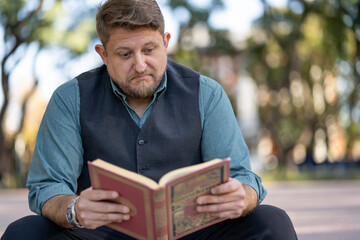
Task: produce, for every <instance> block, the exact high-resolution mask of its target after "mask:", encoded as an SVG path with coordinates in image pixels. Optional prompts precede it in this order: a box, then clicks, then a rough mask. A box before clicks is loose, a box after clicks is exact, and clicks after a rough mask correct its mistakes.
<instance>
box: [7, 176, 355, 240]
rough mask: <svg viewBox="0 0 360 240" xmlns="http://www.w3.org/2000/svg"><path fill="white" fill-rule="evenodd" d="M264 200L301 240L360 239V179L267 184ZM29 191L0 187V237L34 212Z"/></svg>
mask: <svg viewBox="0 0 360 240" xmlns="http://www.w3.org/2000/svg"><path fill="white" fill-rule="evenodd" d="M265 187H266V188H267V190H268V192H269V194H268V196H267V197H266V199H265V201H264V203H266V204H272V205H276V206H278V207H281V208H283V209H284V210H286V211H287V213H288V214H289V216H290V218H291V219H292V221H293V223H294V226H295V229H296V231H297V233H298V237H299V240H359V239H360V181H345V182H343V181H340V182H286V183H279V182H276V183H273V182H270V183H266V184H265ZM26 198H27V191H26V190H24V189H22V190H6V191H4V190H2V191H1V190H0V236H1V235H2V234H3V232H4V230H5V228H6V226H7V225H8V224H9V223H10V222H12V221H14V220H15V219H18V218H20V217H21V216H24V215H28V214H32V213H31V212H30V210H29V209H28V205H27V199H26Z"/></svg>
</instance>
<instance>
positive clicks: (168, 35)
mask: <svg viewBox="0 0 360 240" xmlns="http://www.w3.org/2000/svg"><path fill="white" fill-rule="evenodd" d="M170 38H171V34H170V33H168V32H166V33H165V35H164V45H165V48H166V50H167V49H168V46H169V41H170Z"/></svg>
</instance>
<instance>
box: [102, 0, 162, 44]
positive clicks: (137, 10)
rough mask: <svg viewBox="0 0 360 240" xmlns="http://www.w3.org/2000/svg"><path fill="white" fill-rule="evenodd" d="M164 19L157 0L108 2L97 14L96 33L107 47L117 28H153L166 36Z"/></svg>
mask: <svg viewBox="0 0 360 240" xmlns="http://www.w3.org/2000/svg"><path fill="white" fill-rule="evenodd" d="M164 25H165V24H164V18H163V15H162V13H161V10H160V8H159V5H158V4H157V3H156V1H155V0H108V1H106V2H105V3H104V4H102V5H101V6H100V7H99V9H98V13H97V14H96V31H97V34H98V36H99V38H100V41H101V42H102V44H103V45H104V46H105V44H106V43H107V42H108V40H109V38H110V32H111V30H112V29H114V28H117V27H124V28H127V29H137V28H141V27H146V28H152V29H154V30H156V31H159V32H160V34H162V35H164Z"/></svg>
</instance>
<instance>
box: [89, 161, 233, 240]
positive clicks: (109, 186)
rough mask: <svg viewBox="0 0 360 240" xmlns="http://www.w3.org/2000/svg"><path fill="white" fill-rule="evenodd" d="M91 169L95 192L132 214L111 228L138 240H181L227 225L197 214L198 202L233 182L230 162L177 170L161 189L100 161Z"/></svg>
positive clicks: (214, 162)
mask: <svg viewBox="0 0 360 240" xmlns="http://www.w3.org/2000/svg"><path fill="white" fill-rule="evenodd" d="M88 166H89V174H90V180H91V185H92V187H93V189H102V190H114V191H117V192H118V193H119V195H120V197H119V198H118V199H116V201H115V202H118V203H121V204H124V205H126V206H128V207H129V208H130V216H131V217H130V220H127V221H123V222H120V223H119V222H113V223H110V224H108V225H107V226H108V227H110V228H112V229H115V230H117V231H120V232H122V233H124V234H127V235H129V236H131V237H134V238H136V239H140V240H145V239H146V240H172V239H178V238H181V237H184V236H186V235H188V234H190V233H193V232H195V231H197V230H200V229H202V228H205V227H208V226H210V225H212V224H215V223H217V222H220V221H223V220H224V219H221V218H218V217H216V216H212V215H211V214H208V213H199V212H197V211H196V206H197V204H196V199H197V197H199V196H201V195H206V194H209V193H210V190H211V188H213V187H214V186H216V185H219V184H221V183H225V182H227V181H228V180H229V174H230V159H214V160H211V161H207V162H203V163H200V164H196V165H192V166H188V167H184V168H180V169H175V170H173V171H170V172H168V173H166V174H165V175H164V176H162V177H161V179H160V180H159V183H157V182H155V181H154V180H152V179H150V178H148V177H145V176H143V175H140V174H138V173H135V172H132V171H129V170H126V169H124V168H121V167H118V166H115V165H113V164H111V163H108V162H105V161H103V160H101V159H97V160H94V161H92V162H88Z"/></svg>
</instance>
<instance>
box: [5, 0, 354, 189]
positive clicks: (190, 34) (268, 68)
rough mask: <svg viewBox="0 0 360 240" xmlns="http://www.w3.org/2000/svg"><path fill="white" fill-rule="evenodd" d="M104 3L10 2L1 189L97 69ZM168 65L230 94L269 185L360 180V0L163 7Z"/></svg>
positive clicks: (176, 2) (226, 0) (179, 2)
mask: <svg viewBox="0 0 360 240" xmlns="http://www.w3.org/2000/svg"><path fill="white" fill-rule="evenodd" d="M99 3H101V1H100V0H27V1H26V0H11V1H9V0H0V23H1V26H0V60H1V83H2V85H1V92H0V109H1V112H0V188H15V187H24V186H25V181H26V177H27V172H28V169H29V165H30V162H31V157H32V152H33V149H34V146H35V141H36V134H37V130H38V127H39V125H40V122H41V118H42V115H43V113H44V111H45V108H46V105H47V103H48V101H49V99H50V97H51V94H52V93H53V91H54V90H55V89H56V88H57V87H58V86H59V85H60V84H62V83H64V82H65V81H67V80H70V79H72V78H73V77H75V76H77V75H78V74H80V73H82V72H84V71H87V70H89V69H91V68H94V67H97V66H99V65H100V64H101V59H100V58H99V57H98V56H97V54H96V53H95V51H94V46H95V45H96V44H98V43H99V42H100V41H99V40H98V38H97V35H96V31H95V14H96V11H97V5H98V4H99ZM158 3H159V5H160V7H161V9H162V11H163V14H164V18H165V25H166V31H168V32H170V33H171V35H172V38H171V44H170V49H169V57H170V58H172V59H174V60H175V61H178V62H180V63H182V64H184V65H186V66H189V67H191V68H194V69H196V70H198V71H199V72H200V73H202V74H204V75H208V76H210V77H212V78H214V79H215V80H217V81H218V82H219V83H220V84H221V85H222V86H223V87H224V89H225V91H226V92H227V94H228V96H229V98H230V100H231V103H232V105H233V109H234V112H235V114H236V116H237V119H238V122H239V125H240V128H241V129H242V132H243V135H244V137H245V140H246V142H247V144H248V146H249V149H250V153H251V162H252V166H253V169H254V171H255V172H257V173H258V174H259V175H261V176H262V177H263V178H264V179H265V180H266V179H273V180H302V179H306V180H309V179H310V180H313V179H360V174H359V173H360V91H359V90H358V88H359V84H360V1H359V0H323V1H320V0H271V1H270V0H268V1H266V0H252V1H239V0H158Z"/></svg>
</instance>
